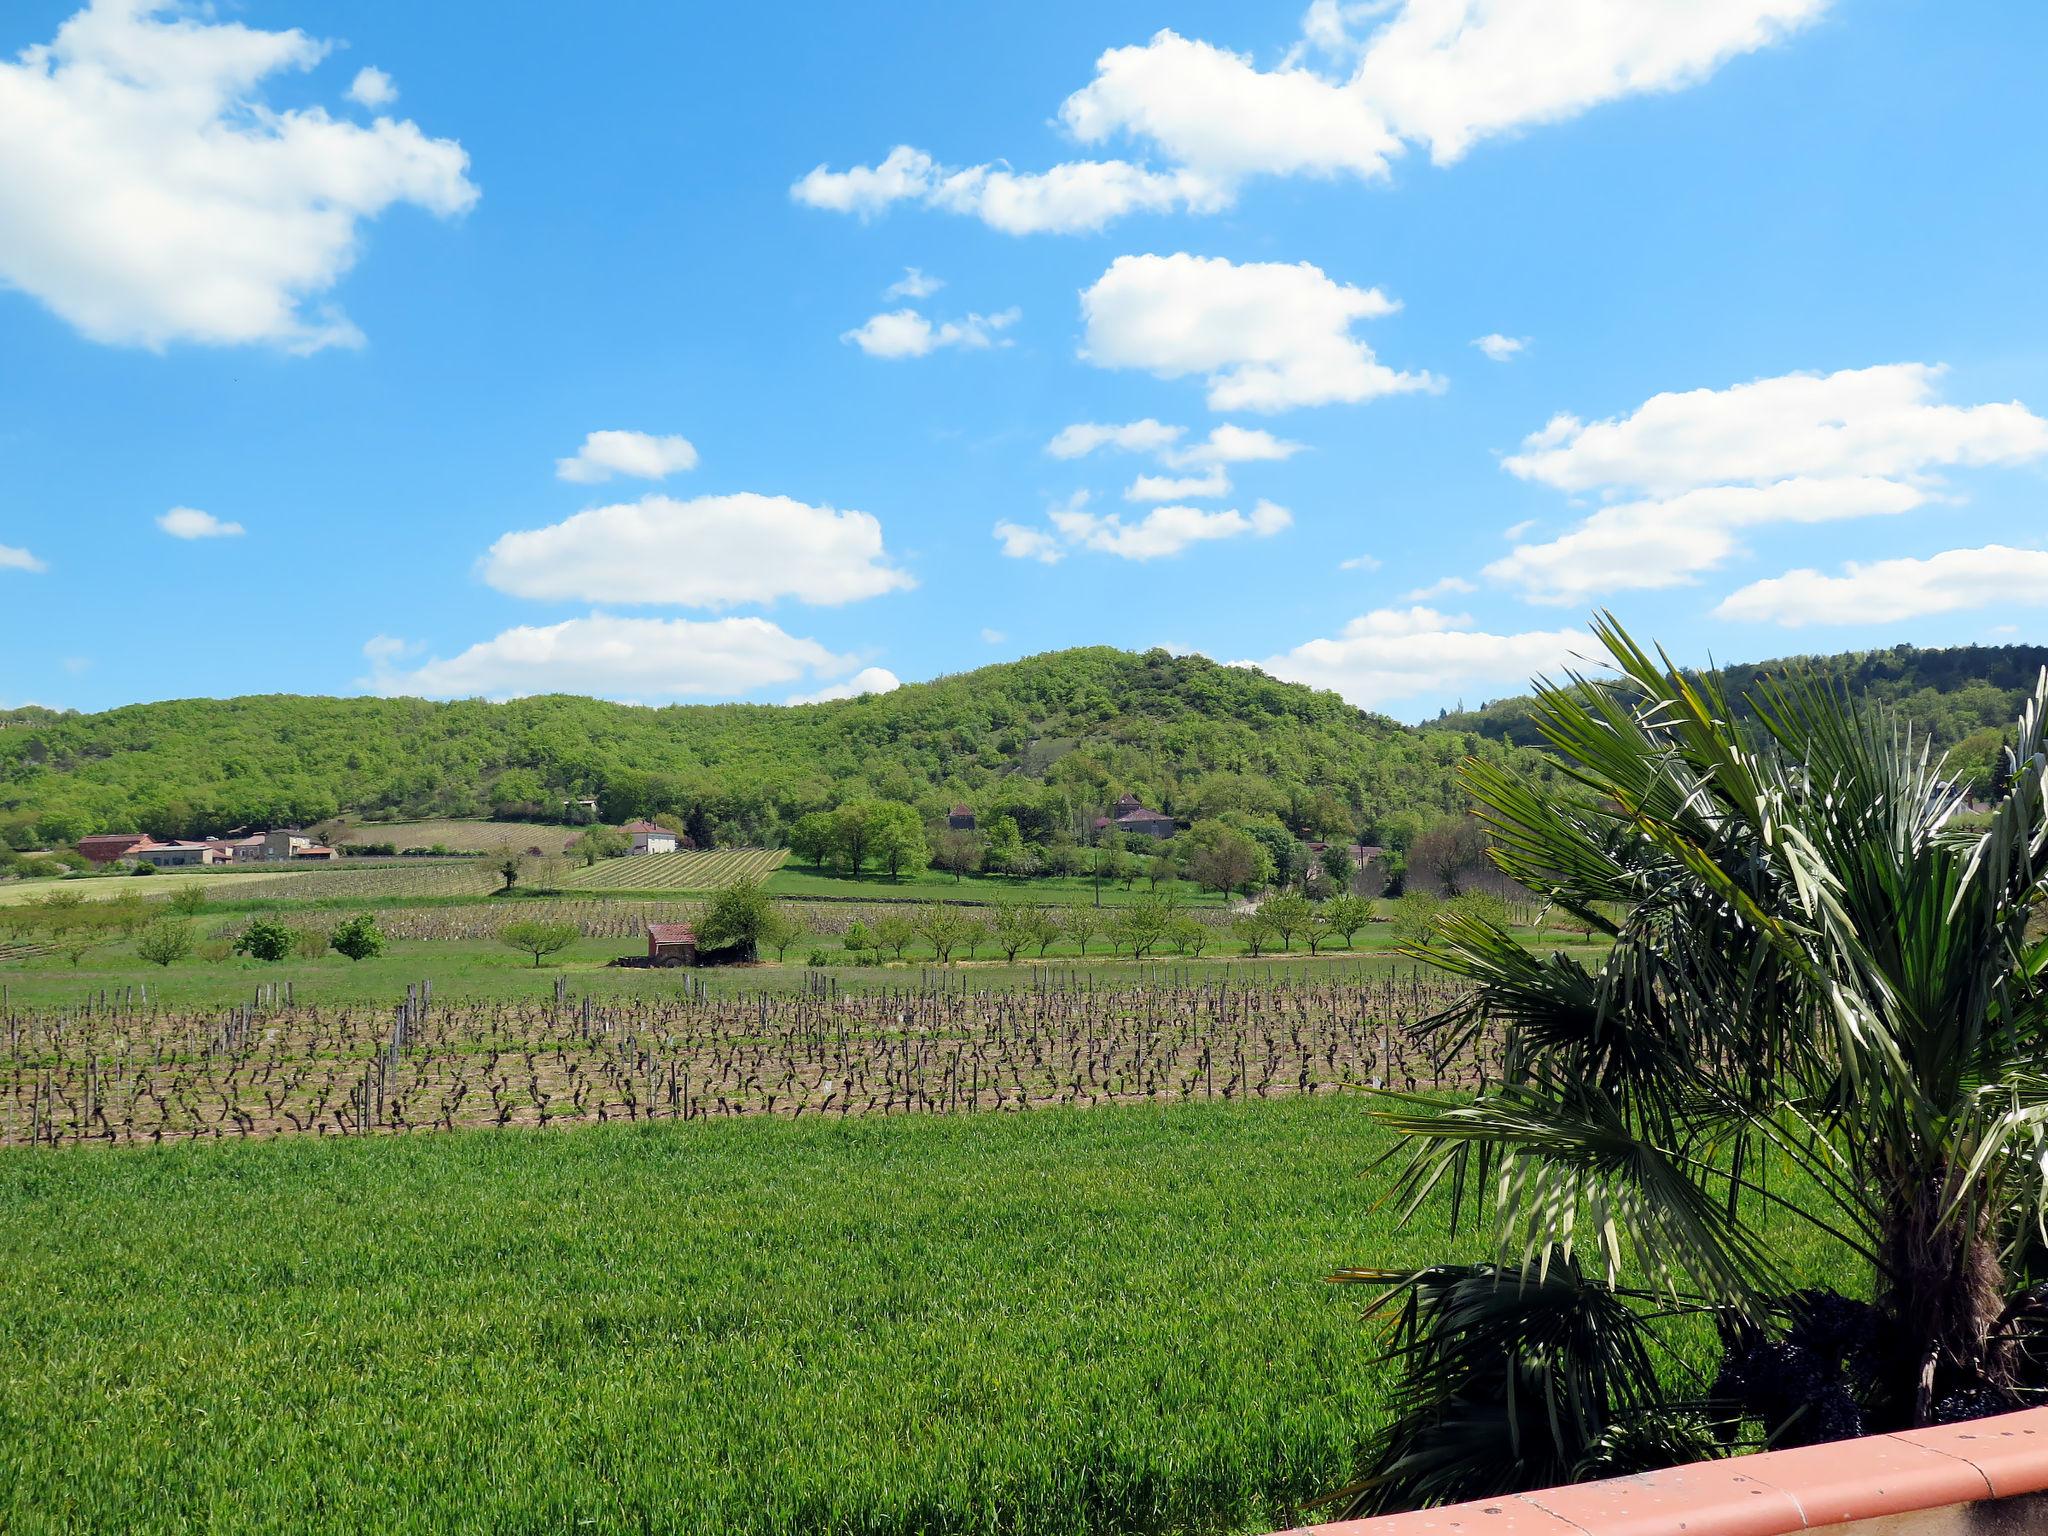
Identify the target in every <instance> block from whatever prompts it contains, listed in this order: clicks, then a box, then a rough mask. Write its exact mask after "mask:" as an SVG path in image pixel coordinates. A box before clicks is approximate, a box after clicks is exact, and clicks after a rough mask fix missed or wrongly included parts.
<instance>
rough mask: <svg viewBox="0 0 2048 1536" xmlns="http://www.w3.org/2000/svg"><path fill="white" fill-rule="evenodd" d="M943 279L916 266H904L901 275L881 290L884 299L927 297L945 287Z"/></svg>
mask: <svg viewBox="0 0 2048 1536" xmlns="http://www.w3.org/2000/svg"><path fill="white" fill-rule="evenodd" d="M945 286H946V283H945V279H943V278H938V277H933V276H932V275H931V274H930V273H929V272H921V271H919V270H918V269H917V268H916V267H905V268H904V269H903V276H902V277H900V278H898V279H897V280H896V281H895V282H893V283H891V284H890V285H889V286H888V287H886V288H884V289H883V290H882V297H883V298H885V299H928V298H930V297H931V296H932V295H933V294H935V293H937V292H938V291H939V290H940V289H941V288H943V287H945Z"/></svg>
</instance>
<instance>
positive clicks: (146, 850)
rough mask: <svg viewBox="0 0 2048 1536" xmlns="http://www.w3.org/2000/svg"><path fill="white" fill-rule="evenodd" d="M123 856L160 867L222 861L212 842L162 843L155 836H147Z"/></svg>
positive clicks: (175, 867)
mask: <svg viewBox="0 0 2048 1536" xmlns="http://www.w3.org/2000/svg"><path fill="white" fill-rule="evenodd" d="M122 857H123V858H129V859H133V860H134V861H135V862H136V863H138V864H153V865H155V866H156V867H157V868H158V869H182V868H184V867H186V866H188V865H193V864H218V863H220V862H221V859H220V856H219V853H218V852H217V850H216V849H215V848H214V847H213V845H212V844H211V843H192V842H183V841H176V840H174V841H171V842H163V843H160V842H158V841H157V840H156V839H155V838H145V839H144V840H143V841H142V842H139V843H137V844H136V845H135V846H134V847H132V848H130V849H129V850H128V851H127V853H125V854H123V855H122Z"/></svg>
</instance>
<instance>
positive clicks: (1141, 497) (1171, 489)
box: [1124, 464, 1230, 501]
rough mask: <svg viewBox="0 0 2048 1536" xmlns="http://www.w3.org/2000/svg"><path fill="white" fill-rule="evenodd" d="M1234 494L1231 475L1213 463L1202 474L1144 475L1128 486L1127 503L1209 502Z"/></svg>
mask: <svg viewBox="0 0 2048 1536" xmlns="http://www.w3.org/2000/svg"><path fill="white" fill-rule="evenodd" d="M1229 494H1230V473H1229V471H1227V470H1226V469H1224V467H1223V466H1222V465H1221V464H1212V465H1210V466H1209V468H1208V469H1206V470H1204V471H1203V472H1202V473H1201V474H1199V475H1140V476H1138V478H1137V479H1135V480H1133V481H1132V482H1131V483H1130V484H1129V485H1127V486H1125V487H1124V500H1125V501H1184V500H1187V499H1189V498H1193V499H1194V500H1197V501H1207V500H1210V499H1212V498H1214V497H1217V496H1228V495H1229Z"/></svg>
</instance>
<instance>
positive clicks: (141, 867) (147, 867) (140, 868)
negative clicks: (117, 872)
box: [128, 859, 156, 875]
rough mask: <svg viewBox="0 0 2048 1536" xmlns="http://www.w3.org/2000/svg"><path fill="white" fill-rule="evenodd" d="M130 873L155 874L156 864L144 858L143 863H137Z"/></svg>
mask: <svg viewBox="0 0 2048 1536" xmlns="http://www.w3.org/2000/svg"><path fill="white" fill-rule="evenodd" d="M128 873H129V874H131V875H153V874H155V873H156V866H155V865H154V864H152V863H150V862H149V861H148V860H147V859H144V860H143V861H142V862H141V863H139V864H137V865H136V866H135V867H134V868H133V869H131V870H129V871H128Z"/></svg>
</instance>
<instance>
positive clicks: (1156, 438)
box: [1045, 416, 1186, 459]
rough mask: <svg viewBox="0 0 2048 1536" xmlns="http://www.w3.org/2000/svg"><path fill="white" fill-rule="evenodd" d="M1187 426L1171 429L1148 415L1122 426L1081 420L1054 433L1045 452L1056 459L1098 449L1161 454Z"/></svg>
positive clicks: (1177, 439) (1075, 457)
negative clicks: (1141, 419)
mask: <svg viewBox="0 0 2048 1536" xmlns="http://www.w3.org/2000/svg"><path fill="white" fill-rule="evenodd" d="M1185 430H1186V428H1184V427H1169V426H1166V425H1164V424H1162V423H1160V422H1157V421H1154V420H1153V419H1152V418H1151V417H1150V416H1147V417H1146V418H1145V419H1144V420H1143V421H1127V422H1125V423H1124V424H1123V425H1122V426H1109V425H1107V424H1105V423H1103V422H1096V421H1077V422H1075V423H1073V424H1072V425H1071V426H1065V427H1061V428H1060V429H1059V431H1058V432H1056V433H1055V434H1053V439H1052V441H1051V442H1049V443H1047V444H1046V445H1045V451H1046V452H1047V453H1049V454H1051V455H1052V456H1053V457H1054V458H1056V459H1078V458H1081V457H1083V456H1085V455H1087V454H1091V453H1093V452H1094V451H1095V450H1096V449H1098V448H1120V449H1122V450H1124V451H1125V452H1126V453H1157V452H1159V451H1160V450H1161V449H1164V448H1170V447H1171V446H1172V445H1173V444H1174V443H1176V442H1178V441H1179V440H1180V436H1181V433H1182V432H1184V431H1185Z"/></svg>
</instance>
